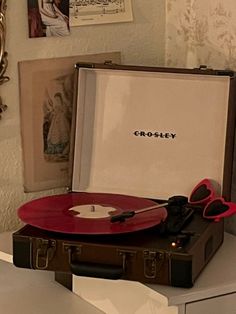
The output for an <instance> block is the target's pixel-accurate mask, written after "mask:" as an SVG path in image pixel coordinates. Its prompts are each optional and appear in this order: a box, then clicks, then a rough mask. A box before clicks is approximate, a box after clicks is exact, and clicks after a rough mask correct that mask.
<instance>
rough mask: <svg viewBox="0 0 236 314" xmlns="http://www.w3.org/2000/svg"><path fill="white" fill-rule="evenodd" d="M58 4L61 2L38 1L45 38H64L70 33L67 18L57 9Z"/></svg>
mask: <svg viewBox="0 0 236 314" xmlns="http://www.w3.org/2000/svg"><path fill="white" fill-rule="evenodd" d="M60 3H61V0H38V8H39V13H40V16H41V20H42V23H43V24H44V25H45V27H46V36H66V35H69V33H70V31H69V18H68V16H67V15H65V14H63V13H62V11H61V10H60V9H59V7H60ZM68 5H69V4H68Z"/></svg>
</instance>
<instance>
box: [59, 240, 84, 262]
mask: <svg viewBox="0 0 236 314" xmlns="http://www.w3.org/2000/svg"><path fill="white" fill-rule="evenodd" d="M63 250H64V252H67V253H68V258H69V264H71V263H72V260H73V257H72V256H73V255H79V254H81V251H82V245H78V244H71V243H63Z"/></svg>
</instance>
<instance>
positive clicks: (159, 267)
mask: <svg viewBox="0 0 236 314" xmlns="http://www.w3.org/2000/svg"><path fill="white" fill-rule="evenodd" d="M223 229H224V228H223V221H222V222H219V223H214V222H208V221H206V220H204V219H203V218H202V217H201V215H199V214H197V213H196V214H194V215H193V217H192V219H191V221H190V222H189V223H188V224H187V225H186V227H185V228H184V232H182V234H181V237H179V236H178V235H166V234H164V235H162V234H160V230H159V228H158V227H155V228H151V229H149V230H145V231H141V232H134V233H132V234H128V235H122V236H121V235H119V236H118V237H117V236H95V237H94V236H68V235H60V234H56V233H51V232H46V231H42V230H40V229H37V228H34V227H32V226H29V225H26V226H25V227H23V228H22V229H21V230H19V231H17V232H15V233H14V234H13V258H14V264H15V265H16V266H18V267H23V268H32V269H41V270H42V269H44V270H51V271H55V272H56V273H57V278H58V281H60V278H61V277H60V275H62V274H63V273H67V274H75V275H80V276H90V277H98V278H107V279H126V280H135V281H140V282H143V283H156V284H164V285H172V286H178V287H191V286H192V285H193V283H194V281H195V280H196V278H197V277H198V275H199V274H200V272H201V271H202V269H203V268H204V266H205V265H206V264H207V263H208V261H209V260H210V259H211V257H212V256H213V255H214V253H215V252H216V250H217V249H218V247H219V246H220V245H221V243H222V242H223ZM183 235H186V236H187V237H189V239H187V238H185V239H186V241H185V239H183V237H182V236H183ZM179 239H180V240H181V241H178V240H179ZM182 241H183V242H182ZM62 278H63V276H62ZM69 278H70V276H67V279H69Z"/></svg>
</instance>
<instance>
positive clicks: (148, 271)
mask: <svg viewBox="0 0 236 314" xmlns="http://www.w3.org/2000/svg"><path fill="white" fill-rule="evenodd" d="M164 259H165V254H164V252H155V251H148V250H146V251H144V252H143V260H144V276H145V277H146V278H156V276H157V273H158V272H159V271H160V269H161V267H162V265H163V263H164Z"/></svg>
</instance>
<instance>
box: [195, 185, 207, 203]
mask: <svg viewBox="0 0 236 314" xmlns="http://www.w3.org/2000/svg"><path fill="white" fill-rule="evenodd" d="M210 194H211V191H210V190H209V189H208V188H207V186H206V184H202V185H200V186H199V187H198V188H197V189H196V190H195V191H193V193H192V194H191V196H190V202H200V201H204V200H205V199H206V198H208V196H210Z"/></svg>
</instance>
